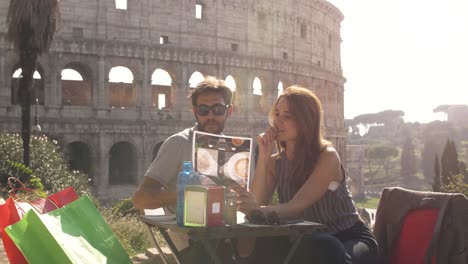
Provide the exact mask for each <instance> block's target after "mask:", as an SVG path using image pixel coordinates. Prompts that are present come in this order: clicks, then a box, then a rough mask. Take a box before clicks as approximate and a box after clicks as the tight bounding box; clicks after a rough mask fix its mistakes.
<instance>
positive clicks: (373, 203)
mask: <svg viewBox="0 0 468 264" xmlns="http://www.w3.org/2000/svg"><path fill="white" fill-rule="evenodd" d="M379 200H380V198H370V199H365V200H359V201H357V200H356V201H354V204H356V207H364V208H371V209H377V206H378V205H379Z"/></svg>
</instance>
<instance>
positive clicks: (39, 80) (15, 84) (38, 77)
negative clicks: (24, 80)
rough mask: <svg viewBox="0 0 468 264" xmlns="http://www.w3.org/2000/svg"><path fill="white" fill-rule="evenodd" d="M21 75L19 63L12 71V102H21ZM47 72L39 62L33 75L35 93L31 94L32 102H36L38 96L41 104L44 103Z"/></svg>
mask: <svg viewBox="0 0 468 264" xmlns="http://www.w3.org/2000/svg"><path fill="white" fill-rule="evenodd" d="M20 76H21V68H20V65H19V64H17V65H16V66H15V67H14V68H13V69H12V71H11V74H10V78H11V86H10V87H11V104H20V99H19V97H18V91H19V83H20V78H19V77H20ZM44 76H45V73H44V69H43V67H42V66H41V65H40V64H39V63H38V64H37V67H36V71H35V72H34V75H33V80H34V81H33V94H32V95H31V102H30V103H31V104H35V103H36V98H37V99H38V103H39V104H40V105H43V104H44V100H45V92H44V89H45V88H44V87H45V85H44V84H45V80H44V79H45V78H44Z"/></svg>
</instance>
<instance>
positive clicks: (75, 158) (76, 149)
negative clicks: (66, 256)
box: [65, 141, 94, 182]
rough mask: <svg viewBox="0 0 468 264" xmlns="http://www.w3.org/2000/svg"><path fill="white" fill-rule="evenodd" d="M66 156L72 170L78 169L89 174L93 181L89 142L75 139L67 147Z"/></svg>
mask: <svg viewBox="0 0 468 264" xmlns="http://www.w3.org/2000/svg"><path fill="white" fill-rule="evenodd" d="M65 158H66V159H67V161H68V164H69V166H70V169H71V170H76V171H79V172H81V173H84V174H86V175H88V177H89V178H90V179H91V181H92V182H93V180H94V179H93V175H92V174H91V150H90V148H89V146H88V144H86V143H84V142H81V141H73V142H71V143H69V144H67V145H66V147H65Z"/></svg>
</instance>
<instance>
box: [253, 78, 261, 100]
mask: <svg viewBox="0 0 468 264" xmlns="http://www.w3.org/2000/svg"><path fill="white" fill-rule="evenodd" d="M253 94H254V95H260V96H261V95H262V82H261V81H260V79H259V78H258V77H255V79H254V81H253Z"/></svg>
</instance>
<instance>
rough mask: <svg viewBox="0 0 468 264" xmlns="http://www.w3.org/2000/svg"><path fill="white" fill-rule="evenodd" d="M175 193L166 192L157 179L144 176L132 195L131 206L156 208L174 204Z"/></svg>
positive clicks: (175, 199)
mask: <svg viewBox="0 0 468 264" xmlns="http://www.w3.org/2000/svg"><path fill="white" fill-rule="evenodd" d="M176 201H177V193H176V192H175V191H174V192H168V191H165V190H164V187H163V185H162V184H161V183H159V181H157V180H154V179H151V178H149V177H145V178H144V181H143V183H142V184H141V185H140V186H139V187H138V190H137V191H136V192H135V195H134V196H133V206H135V208H138V209H156V208H160V207H166V206H171V205H175V204H176Z"/></svg>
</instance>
